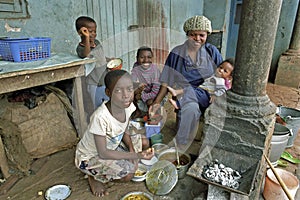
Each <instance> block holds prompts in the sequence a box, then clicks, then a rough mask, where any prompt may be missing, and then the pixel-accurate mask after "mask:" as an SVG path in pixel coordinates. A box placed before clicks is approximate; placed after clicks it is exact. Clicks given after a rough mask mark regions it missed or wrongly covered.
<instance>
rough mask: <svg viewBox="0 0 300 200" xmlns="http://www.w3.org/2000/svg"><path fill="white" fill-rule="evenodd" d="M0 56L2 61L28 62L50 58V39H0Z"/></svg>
mask: <svg viewBox="0 0 300 200" xmlns="http://www.w3.org/2000/svg"><path fill="white" fill-rule="evenodd" d="M0 56H1V57H2V59H3V60H6V61H13V62H29V61H35V60H42V59H45V58H49V57H50V56H51V38H46V37H35V38H19V39H18V38H5V39H0Z"/></svg>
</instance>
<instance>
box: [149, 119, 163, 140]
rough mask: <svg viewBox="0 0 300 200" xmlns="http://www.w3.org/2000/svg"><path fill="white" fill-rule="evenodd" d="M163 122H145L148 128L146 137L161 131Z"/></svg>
mask: <svg viewBox="0 0 300 200" xmlns="http://www.w3.org/2000/svg"><path fill="white" fill-rule="evenodd" d="M160 127H161V122H159V123H158V124H157V125H150V124H148V123H146V124H145V129H146V137H147V138H150V137H151V136H152V135H153V134H157V133H160Z"/></svg>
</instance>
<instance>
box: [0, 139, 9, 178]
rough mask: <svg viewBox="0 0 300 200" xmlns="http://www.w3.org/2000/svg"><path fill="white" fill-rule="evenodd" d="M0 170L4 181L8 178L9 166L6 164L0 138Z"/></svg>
mask: <svg viewBox="0 0 300 200" xmlns="http://www.w3.org/2000/svg"><path fill="white" fill-rule="evenodd" d="M0 169H1V172H2V174H3V176H4V178H5V179H7V178H8V177H10V173H9V166H8V163H7V158H6V153H5V149H4V145H3V142H2V139H1V137H0Z"/></svg>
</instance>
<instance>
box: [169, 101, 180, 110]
mask: <svg viewBox="0 0 300 200" xmlns="http://www.w3.org/2000/svg"><path fill="white" fill-rule="evenodd" d="M169 101H170V103H171V104H172V105H173V106H174V108H176V109H179V107H178V106H177V103H176V101H175V100H173V99H169Z"/></svg>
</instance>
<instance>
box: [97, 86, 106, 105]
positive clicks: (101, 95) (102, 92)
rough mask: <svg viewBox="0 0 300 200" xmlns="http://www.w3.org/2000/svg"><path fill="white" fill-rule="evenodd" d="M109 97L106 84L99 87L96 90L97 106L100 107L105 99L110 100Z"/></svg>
mask: <svg viewBox="0 0 300 200" xmlns="http://www.w3.org/2000/svg"><path fill="white" fill-rule="evenodd" d="M108 100H109V97H108V96H107V95H106V94H105V86H100V87H97V89H96V92H95V108H98V107H99V106H100V105H101V104H102V103H103V102H104V101H108Z"/></svg>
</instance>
